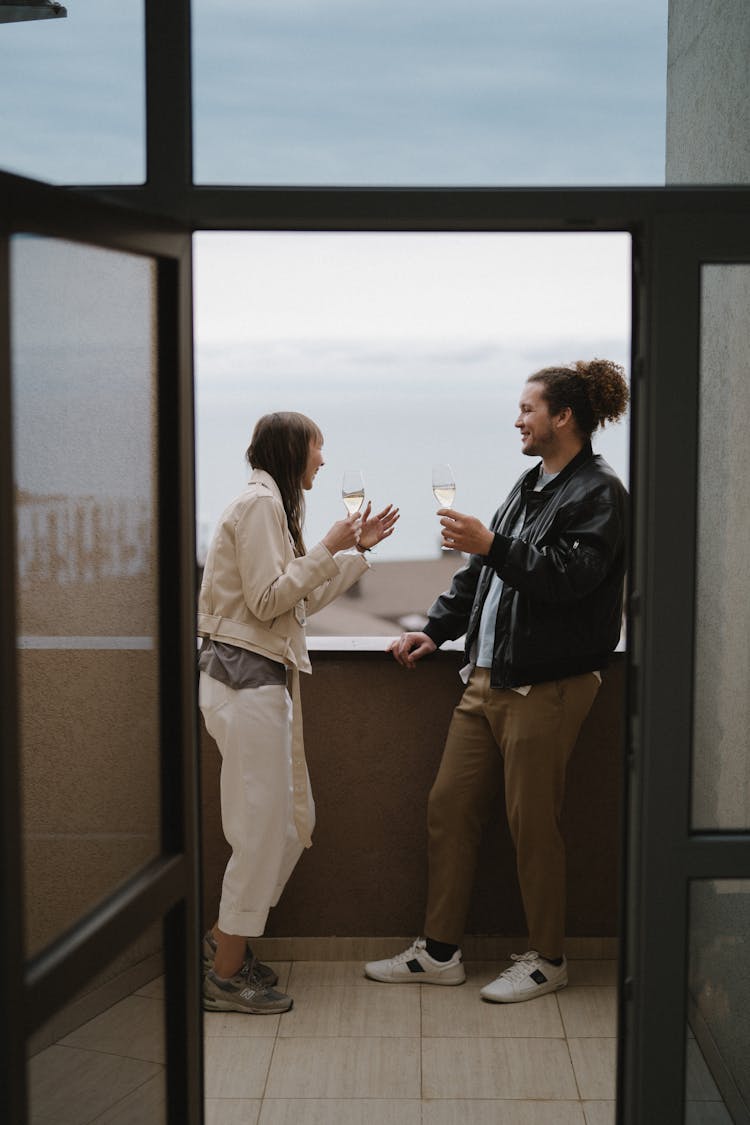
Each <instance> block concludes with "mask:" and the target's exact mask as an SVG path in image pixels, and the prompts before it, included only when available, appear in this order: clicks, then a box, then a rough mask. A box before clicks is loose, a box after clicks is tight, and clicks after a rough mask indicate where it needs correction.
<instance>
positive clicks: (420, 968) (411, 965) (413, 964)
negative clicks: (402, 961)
mask: <svg viewBox="0 0 750 1125" xmlns="http://www.w3.org/2000/svg"><path fill="white" fill-rule="evenodd" d="M406 967H407V969H408V970H409V972H410V973H423V972H424V971H425V969H424V965H422V964H420V962H419V961H417V959H416V957H415V958H414V960H413V961H407V962H406Z"/></svg>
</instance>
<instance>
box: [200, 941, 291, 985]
mask: <svg viewBox="0 0 750 1125" xmlns="http://www.w3.org/2000/svg"><path fill="white" fill-rule="evenodd" d="M245 957H246V958H247V960H248V961H254V962H255V965H254V972H255V975H256V977H258V979H259V980H260V981H262V982H263V984H264V985H265V986H266V988H273V986H274V985H275V984H278V981H279V974H278V973H277V972H275V970H274V969H272V968H271V966H270V965H264V964H263V962H262V961H256V960H255V957H254V954H253V951H252V949H251V948H250V942H248V943H247V952H246V953H245ZM215 958H216V940H215V938H214V935H213V934H212V933H211V931H210V930H208V931H207V932H206V933H205V934H204V936H203V945H202V946H201V960H202V962H203V972H204V974H205V973H207V972H208V970H209V969H213V967H214V959H215Z"/></svg>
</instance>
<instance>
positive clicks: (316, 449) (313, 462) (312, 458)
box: [302, 438, 325, 492]
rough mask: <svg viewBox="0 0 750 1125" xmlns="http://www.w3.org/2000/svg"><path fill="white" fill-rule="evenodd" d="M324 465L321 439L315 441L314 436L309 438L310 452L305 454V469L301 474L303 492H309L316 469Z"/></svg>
mask: <svg viewBox="0 0 750 1125" xmlns="http://www.w3.org/2000/svg"><path fill="white" fill-rule="evenodd" d="M323 465H325V461H324V460H323V441H322V439H321V440H320V441H316V440H315V438H311V440H310V452H309V454H308V456H307V464H306V465H305V471H304V473H303V474H302V487H303V488H304V490H305V492H309V491H310V489H311V488H312V486H313V481H314V480H315V474H316V473H317V471H318V469H320V468H321V467H322V466H323Z"/></svg>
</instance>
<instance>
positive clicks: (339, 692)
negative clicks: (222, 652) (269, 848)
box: [202, 653, 624, 937]
mask: <svg viewBox="0 0 750 1125" xmlns="http://www.w3.org/2000/svg"><path fill="white" fill-rule="evenodd" d="M460 662H461V657H460V655H459V654H458V653H441V654H440V655H439V656H438V657H436V658H435V659H433V660H430V661H429V662H425V663H423V664H422V665H421V666H420V667H419V668H418V669H416V670H415V671H414V672H413V673H409V672H406V671H404V670H403V669H401V668H399V667H398V665H396V664H395V662H394V661H393V660H392V658H391V657H389V656H386V655H385V654H384V653H359V654H346V655H334V654H324V653H318V654H315V655H314V657H313V675H312V676H311V677H305V678H304V683H303V707H304V714H305V740H306V747H307V757H308V763H309V768H310V774H311V777H312V784H313V790H314V793H315V800H316V805H317V816H318V824H317V827H316V829H315V834H314V844H313V847H312V848H311V849H310V850H309V851H308V852H306V853H305V854H304V855H303V857H302V859H301V860H300V863H299V865H298V867H297V869H296V871H295V872H294V874H293V875H292V878H291V881H290V883H289V884H288V886H287V889H286V891H285V893H284V895H283V896H282V900H281V902H280V903H279V905H278V906H277V907H276V908H274V909H273V910H272V911H271V916H270V919H269V925H268V928H267V934H268V935H270V936H280V935H285V936H286V935H295V936H300V937H303V936H331V935H336V936H338V937H344V936H351V935H365V936H371V937H378V936H395V935H405V934H412V935H413V934H418V933H420V932H421V930H422V925H423V910H424V897H425V875H426V854H425V803H426V799H427V793H428V791H429V788H430V785H431V782H432V779H433V777H434V774H435V770H436V768H437V764H438V761H439V758H440V753H441V751H442V745H443V740H444V736H445V731H446V728H447V724H448V721H449V718H450V714H451V711H452V709H453V706H454V705H455V703H456V702H457V701H458V698H459V696H460V693H461V687H462V685H461V682H460V680H459V679H458V675H457V671H458V668H459V666H460ZM623 680H624V662H623V661H622V658H621V657H615V662H614V663H613V666H612V668H611V669H610V670H609V671H608V672H606V673H605V678H604V683H603V686H602V690H601V691H600V693H599V696H598V698H597V700H596V703H595V705H594V708H593V710H592V713H591V715H590V716H589V718H588V720H587V722H586V724H585V727H584V729H583V731H582V733H581V737H580V739H579V742H578V746H577V747H576V750H575V752H574V755H573V758H572V761H571V764H570V769H569V775H568V777H569V780H568V793H567V799H566V806H565V814H564V829H565V836H566V840H567V844H568V862H569V909H568V933H569V935H571V936H579V937H601V936H606V937H611V936H614V935H616V934H617V901H618V852H619V813H620V781H621V772H622V738H623V727H622V710H623V704H622V693H623ZM202 761H203V765H202V788H203V798H202V800H203V871H204V907H205V921H206V924H208V923H209V922H211V921H213V919H214V917H215V914H216V910H217V905H218V894H219V888H220V881H221V875H222V872H223V868H224V865H225V863H226V859H227V847H226V843H225V841H224V838H223V836H222V833H221V823H220V813H219V797H218V774H219V764H220V759H219V754H218V751H217V749H216V746H215V744H214V743H213V741H212V740H211V739H210V738H209V736H208V735H207V734H206V732H205V729H202ZM468 932H469V933H471V934H499V935H519V934H523V933H524V932H525V927H524V923H523V914H522V910H521V903H520V897H519V892H518V885H517V880H516V876H515V862H514V856H513V851H512V845H511V843H510V839H509V836H508V833H507V828H506V826H505V819H504V816H502V815H499V816H498V818H497V823H496V824H495V825H494V826H493V828H492V830H491V831H489V832H488V833H487V838H486V843H485V849H484V855H483V858H482V862H481V865H480V869H479V872H478V876H477V883H476V889H475V894H474V899H473V905H472V908H471V913H470V916H469V922H468Z"/></svg>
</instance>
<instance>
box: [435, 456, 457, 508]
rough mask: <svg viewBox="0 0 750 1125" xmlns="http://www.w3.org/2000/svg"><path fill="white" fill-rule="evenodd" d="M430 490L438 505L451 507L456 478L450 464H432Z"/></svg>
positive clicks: (454, 493) (454, 496) (454, 497)
mask: <svg viewBox="0 0 750 1125" xmlns="http://www.w3.org/2000/svg"><path fill="white" fill-rule="evenodd" d="M432 491H433V493H434V494H435V499H436V500H437V502H438V506H439V507H441V508H452V507H453V502H454V500H455V499H456V480H455V477H454V476H453V469H452V468H451V467H450V465H433V466H432Z"/></svg>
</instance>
